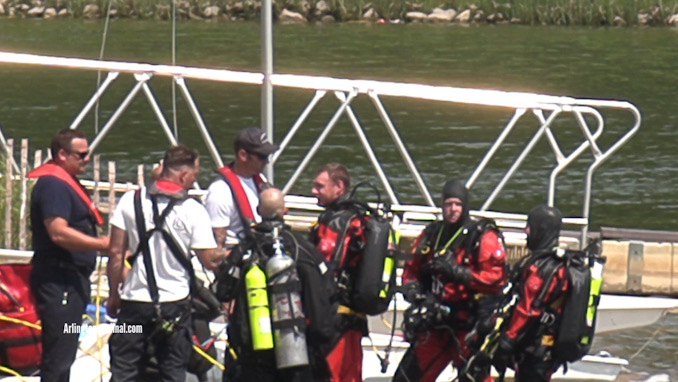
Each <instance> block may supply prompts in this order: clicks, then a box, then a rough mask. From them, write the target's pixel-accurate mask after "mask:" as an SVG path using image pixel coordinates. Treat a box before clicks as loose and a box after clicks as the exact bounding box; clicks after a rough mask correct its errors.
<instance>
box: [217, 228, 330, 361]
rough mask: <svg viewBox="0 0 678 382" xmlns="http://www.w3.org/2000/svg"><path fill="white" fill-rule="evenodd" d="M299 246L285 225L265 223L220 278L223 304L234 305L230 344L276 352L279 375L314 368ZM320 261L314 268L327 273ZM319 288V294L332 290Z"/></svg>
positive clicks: (227, 262)
mask: <svg viewBox="0 0 678 382" xmlns="http://www.w3.org/2000/svg"><path fill="white" fill-rule="evenodd" d="M309 245H310V244H309ZM298 246H299V243H296V240H295V239H294V235H292V234H291V233H290V232H289V231H288V230H287V228H285V226H284V224H283V223H282V221H280V222H278V221H264V222H262V223H260V224H258V225H256V226H254V229H253V230H252V232H251V233H250V234H249V235H248V236H247V237H245V238H243V239H242V240H241V241H240V243H239V244H238V245H237V246H236V247H234V248H233V249H232V251H231V254H230V255H229V258H228V259H227V260H225V261H224V262H223V263H222V264H221V267H220V271H219V273H218V276H217V285H216V290H217V291H218V294H219V298H220V299H221V298H226V299H227V300H231V299H233V300H235V308H234V313H233V316H232V317H231V326H230V329H229V330H232V331H229V336H232V337H231V344H232V345H233V346H234V347H235V349H236V351H237V349H240V350H241V351H245V352H247V351H248V350H247V349H249V348H251V350H253V351H255V352H257V351H260V350H273V351H274V353H275V360H276V367H277V368H278V369H285V368H290V367H299V366H305V365H308V364H309V350H308V343H307V326H306V325H307V322H306V317H305V314H304V311H305V310H304V309H305V307H304V303H303V297H302V292H303V291H302V283H301V281H300V278H299V274H298V270H297V267H298V265H299V264H298V263H297V261H299V260H298V259H297V258H296V255H295V254H294V252H295V250H296V252H297V254H298V250H299V248H298ZM311 248H312V247H311ZM311 250H312V249H311ZM309 260H311V259H307V260H306V261H307V262H308V261H309ZM319 261H320V262H319V263H318V264H316V263H313V265H312V266H317V267H318V269H319V270H321V272H322V270H323V269H325V270H326V269H327V267H326V266H325V263H324V262H322V261H321V260H319ZM240 274H244V275H245V276H244V277H241V276H239V275H240ZM243 287H244V291H243ZM317 287H318V288H319V290H318V291H316V292H315V293H324V292H325V291H326V289H327V285H324V284H322V285H317ZM243 292H244V293H243ZM227 300H225V301H227ZM250 345H251V346H250ZM249 355H252V354H251V353H249Z"/></svg>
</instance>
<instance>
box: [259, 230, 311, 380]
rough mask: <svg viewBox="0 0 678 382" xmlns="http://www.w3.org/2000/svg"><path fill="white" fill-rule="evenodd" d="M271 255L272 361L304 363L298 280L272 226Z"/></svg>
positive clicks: (292, 364) (280, 365)
mask: <svg viewBox="0 0 678 382" xmlns="http://www.w3.org/2000/svg"><path fill="white" fill-rule="evenodd" d="M273 240H274V242H273V249H274V251H275V252H274V254H273V256H272V257H271V258H270V259H269V260H268V262H267V263H266V275H267V276H268V280H269V283H268V288H269V291H270V297H271V310H272V313H273V314H272V317H273V327H274V336H275V360H276V365H277V366H278V369H284V368H287V367H295V366H304V365H308V351H307V348H306V334H305V332H304V329H305V327H304V326H305V319H304V313H303V311H302V302H301V293H300V291H301V282H300V281H299V277H298V276H297V269H296V266H295V262H294V259H292V258H291V257H289V256H288V255H286V254H285V253H284V251H283V245H282V242H281V241H280V236H279V235H278V228H277V227H276V228H273Z"/></svg>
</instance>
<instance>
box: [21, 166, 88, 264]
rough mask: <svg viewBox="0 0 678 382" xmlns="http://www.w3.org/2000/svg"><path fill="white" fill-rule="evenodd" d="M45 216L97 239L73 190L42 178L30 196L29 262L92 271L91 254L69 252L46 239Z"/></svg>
mask: <svg viewBox="0 0 678 382" xmlns="http://www.w3.org/2000/svg"><path fill="white" fill-rule="evenodd" d="M48 217H61V218H64V219H65V220H66V221H67V222H68V225H69V226H70V227H72V228H74V229H76V230H78V231H80V232H83V233H85V234H87V235H89V236H97V234H96V229H95V226H94V222H93V220H92V217H91V215H90V211H89V209H88V208H87V206H86V205H85V203H84V202H83V201H82V200H81V199H80V198H79V197H78V195H77V194H76V193H75V191H73V190H72V189H71V188H70V186H68V185H67V184H66V183H65V182H63V181H61V180H59V179H58V178H56V177H53V176H42V177H40V179H38V181H37V182H36V183H35V187H34V188H33V192H32V194H31V230H32V232H33V250H34V251H35V255H34V257H33V261H34V262H40V261H46V262H48V261H62V262H64V263H65V264H72V265H74V266H75V267H77V268H79V269H81V270H88V269H89V270H91V269H94V266H95V264H96V252H95V251H69V250H67V249H65V248H62V247H59V246H58V245H56V244H55V243H54V242H53V241H52V240H51V239H50V237H49V234H48V232H47V228H46V227H45V219H46V218H48Z"/></svg>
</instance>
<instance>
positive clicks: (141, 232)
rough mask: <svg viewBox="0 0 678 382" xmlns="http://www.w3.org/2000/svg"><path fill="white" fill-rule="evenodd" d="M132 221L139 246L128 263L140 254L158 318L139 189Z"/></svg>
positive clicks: (157, 303) (155, 283)
mask: <svg viewBox="0 0 678 382" xmlns="http://www.w3.org/2000/svg"><path fill="white" fill-rule="evenodd" d="M134 219H135V220H136V223H137V234H138V236H139V246H138V247H137V250H136V251H135V252H134V254H133V255H132V256H133V258H132V256H130V258H131V259H130V263H131V264H134V260H136V257H137V256H138V255H139V252H141V255H142V256H143V259H144V267H145V268H146V279H147V281H148V291H149V293H150V294H151V301H152V302H153V305H154V306H155V309H156V314H157V315H158V316H160V296H159V293H158V283H157V282H156V280H155V272H153V263H152V262H151V251H150V248H149V247H148V241H149V238H150V233H147V232H146V221H145V219H144V213H143V210H142V208H141V189H138V190H136V191H135V192H134Z"/></svg>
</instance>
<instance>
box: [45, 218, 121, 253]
mask: <svg viewBox="0 0 678 382" xmlns="http://www.w3.org/2000/svg"><path fill="white" fill-rule="evenodd" d="M44 223H45V228H46V229H47V233H48V234H49V238H50V239H51V240H52V241H53V242H54V244H56V245H58V246H59V247H62V248H65V249H68V250H71V251H105V250H107V249H108V244H109V238H108V236H99V237H94V236H89V235H87V234H85V233H82V232H80V231H78V230H77V229H75V228H73V227H70V226H69V225H68V222H67V221H66V219H64V218H62V217H57V216H51V217H48V218H47V219H45V221H44Z"/></svg>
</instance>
